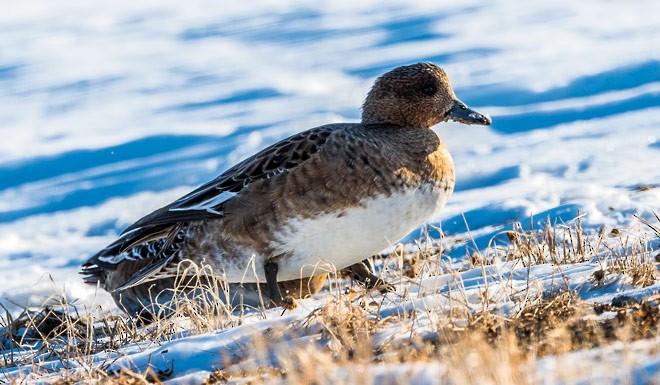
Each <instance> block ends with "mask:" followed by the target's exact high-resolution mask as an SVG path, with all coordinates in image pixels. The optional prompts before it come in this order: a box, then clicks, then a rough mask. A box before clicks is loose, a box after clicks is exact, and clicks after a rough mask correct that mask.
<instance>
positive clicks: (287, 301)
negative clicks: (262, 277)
mask: <svg viewBox="0 0 660 385" xmlns="http://www.w3.org/2000/svg"><path fill="white" fill-rule="evenodd" d="M278 269H279V267H278V266H277V262H273V261H269V262H266V264H264V271H265V273H266V286H268V296H269V297H270V300H271V301H272V302H273V304H275V306H281V307H283V308H284V309H285V310H291V309H294V308H295V307H296V301H295V300H294V299H293V297H291V296H286V297H282V291H281V290H280V285H279V284H278V283H277V270H278Z"/></svg>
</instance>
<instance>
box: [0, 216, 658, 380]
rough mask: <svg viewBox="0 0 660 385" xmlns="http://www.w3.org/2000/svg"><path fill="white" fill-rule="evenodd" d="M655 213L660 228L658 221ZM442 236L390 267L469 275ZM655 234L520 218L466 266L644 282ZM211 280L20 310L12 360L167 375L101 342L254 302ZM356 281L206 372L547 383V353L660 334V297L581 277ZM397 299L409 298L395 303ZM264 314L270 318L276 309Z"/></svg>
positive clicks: (170, 330) (651, 275)
mask: <svg viewBox="0 0 660 385" xmlns="http://www.w3.org/2000/svg"><path fill="white" fill-rule="evenodd" d="M658 223H660V218H659V219H658ZM644 224H645V225H646V226H648V227H649V228H650V229H651V231H652V232H654V233H655V234H656V235H659V236H660V232H658V230H660V228H658V226H657V225H655V224H652V223H644ZM431 241H432V240H428V239H427V240H426V242H422V243H419V244H418V248H417V250H416V251H410V250H408V252H404V250H402V249H401V250H397V252H396V253H394V254H392V255H389V256H385V257H384V258H383V260H382V264H383V266H385V269H384V270H383V272H382V274H383V276H384V278H385V279H386V280H387V281H388V282H391V283H403V284H404V285H403V286H402V287H406V288H407V287H413V286H415V285H419V286H420V287H421V285H422V279H421V278H420V275H423V276H425V277H427V278H428V277H434V276H438V277H439V276H442V275H443V274H460V271H458V270H455V268H454V270H452V266H451V265H450V264H448V263H447V262H446V261H444V260H443V259H442V258H441V256H442V247H440V246H438V245H437V244H436V243H434V242H431ZM656 242H657V241H656ZM651 245H653V243H652V242H650V240H649V237H648V235H647V234H645V233H643V232H630V231H627V230H626V231H624V230H622V229H609V230H606V229H602V230H601V231H599V232H596V233H586V232H585V231H584V230H583V228H582V226H581V224H580V222H579V220H578V221H576V223H575V224H573V225H572V226H564V225H551V224H547V225H546V226H544V227H543V228H540V229H522V228H521V227H520V226H517V227H515V228H514V230H513V231H507V232H503V233H501V234H499V235H498V236H496V237H495V238H493V240H492V241H491V245H490V246H489V248H488V249H487V250H484V251H482V252H481V253H475V254H473V255H472V257H471V258H470V260H469V263H468V264H467V265H466V266H464V267H465V268H466V269H469V268H474V267H481V268H482V271H485V270H484V267H485V266H488V265H490V264H496V263H507V262H511V261H513V262H516V261H517V262H519V263H520V264H522V266H527V267H529V266H534V265H540V264H548V265H553V266H563V265H569V264H578V263H584V262H590V263H592V264H598V266H600V268H599V269H598V270H597V271H596V272H595V273H594V274H593V277H592V284H593V285H594V286H595V287H598V285H604V284H606V283H607V282H608V280H610V279H611V278H612V277H621V279H624V280H627V281H626V282H629V284H630V285H631V287H640V288H641V287H646V286H649V285H652V284H655V283H656V282H657V280H658V271H657V265H656V264H657V263H658V261H656V259H655V254H656V253H657V250H653V248H652V247H651ZM484 274H485V272H484ZM484 278H485V277H484ZM200 282H206V283H205V285H206V286H204V287H203V288H204V290H203V291H202V292H204V293H205V294H203V295H201V296H200V297H196V298H189V297H187V296H181V301H179V302H176V303H173V305H172V306H173V307H172V308H171V309H170V310H171V313H172V315H170V316H168V317H161V315H160V314H153V315H152V316H153V317H154V319H155V321H154V322H153V323H151V324H149V325H140V324H138V323H136V322H134V321H132V320H129V319H126V318H123V317H117V316H109V315H107V314H103V313H102V312H100V311H99V312H97V313H95V314H91V313H89V312H78V311H77V309H76V308H75V306H72V305H71V304H68V303H66V301H64V300H61V303H60V305H59V306H56V307H52V306H51V307H44V308H42V309H38V310H29V311H28V310H26V311H25V312H24V313H23V314H21V316H19V317H17V318H11V317H10V316H9V314H7V316H6V319H5V320H4V321H3V325H1V326H3V331H2V333H3V334H2V335H0V339H1V341H2V343H3V347H0V353H2V359H3V361H2V362H0V368H9V367H15V366H17V365H24V364H28V365H30V364H32V365H33V367H32V371H33V373H36V374H33V377H34V376H37V377H38V375H39V374H43V375H49V376H51V377H49V378H52V373H49V372H48V371H47V370H44V369H42V368H40V367H39V365H38V364H36V363H35V362H39V361H41V362H43V361H45V360H47V359H52V358H56V359H58V360H60V361H61V362H62V363H63V364H64V365H63V366H64V367H65V368H70V367H72V366H73V365H72V363H75V364H76V365H75V366H76V370H71V371H68V372H65V374H64V375H62V376H61V377H60V378H59V379H58V380H57V381H58V382H57V383H59V384H73V383H81V382H86V383H106V384H122V385H123V384H145V383H153V382H160V381H164V380H166V379H167V378H168V375H169V374H171V373H167V372H154V371H153V370H151V371H147V372H145V373H135V372H131V371H127V370H124V371H122V372H119V373H108V372H107V371H106V370H105V369H104V368H105V367H106V365H105V364H98V363H92V360H91V359H90V355H92V354H94V353H96V352H107V351H116V350H117V349H120V348H121V347H123V346H126V345H128V344H138V345H139V346H141V348H143V349H146V348H148V347H149V346H152V345H153V344H162V343H164V342H167V341H169V340H172V339H175V338H180V337H183V336H187V335H191V334H201V333H208V332H212V331H214V330H220V329H228V328H231V327H234V326H237V325H240V324H241V323H243V322H244V321H245V320H244V318H243V317H244V314H243V313H240V312H236V311H233V310H232V309H229V308H227V307H226V306H224V305H222V306H221V305H218V304H222V303H224V301H222V298H223V296H224V295H226V293H225V291H224V288H223V287H222V286H208V285H209V284H208V282H209V281H208V280H202V281H200ZM340 282H343V283H340ZM345 283H346V282H345V278H343V281H342V278H335V279H334V280H332V281H331V283H330V292H331V295H330V296H328V299H327V300H326V303H325V304H324V306H322V307H319V308H317V309H315V310H313V311H311V312H310V313H309V314H308V316H307V317H306V318H305V319H304V320H303V321H302V322H300V323H297V324H294V325H289V326H287V327H282V328H279V329H268V330H266V331H264V332H263V333H261V334H260V335H259V336H257V337H256V338H254V339H252V340H251V341H250V342H249V343H248V345H247V346H245V348H244V352H245V354H244V355H242V356H240V357H235V358H234V359H232V360H231V361H227V362H225V363H224V364H223V366H222V368H219V369H216V370H214V371H213V373H212V374H211V375H210V376H209V377H208V378H207V379H206V382H205V383H206V384H216V383H242V384H245V383H264V382H275V383H293V384H300V383H305V384H308V383H314V384H331V383H337V382H343V383H356V384H357V383H359V384H369V383H375V382H377V383H407V382H410V381H412V380H413V379H419V378H426V377H424V376H431V377H429V378H434V379H437V380H438V381H440V383H449V384H502V383H515V384H535V383H537V379H536V378H535V377H534V374H533V371H532V370H531V369H530V368H533V364H534V363H535V362H536V361H537V360H538V359H540V358H542V357H546V356H552V355H561V354H565V353H568V352H574V351H580V350H583V349H589V348H594V347H600V346H608V345H612V344H614V343H619V342H624V343H629V342H632V341H637V340H641V339H649V338H658V337H660V327H659V326H660V325H659V322H660V312H659V310H658V306H657V301H656V300H657V298H656V297H647V298H644V300H642V301H639V300H636V299H634V298H627V297H617V298H615V301H612V303H605V304H603V303H590V302H586V301H583V300H581V299H579V297H578V295H577V293H575V292H572V291H570V290H563V291H556V290H555V291H544V290H538V288H536V287H534V285H532V284H531V283H530V285H529V288H528V289H527V290H526V291H524V292H515V293H512V294H511V295H510V297H509V301H510V310H509V311H507V312H503V311H502V309H500V308H499V303H497V302H496V303H491V302H489V301H490V299H489V298H490V297H489V293H488V287H486V289H485V290H484V292H483V293H482V294H483V299H482V302H483V303H482V304H481V306H476V307H475V306H474V300H473V301H472V304H470V303H469V301H468V299H467V297H468V295H467V294H466V293H464V292H461V291H460V290H458V291H457V292H450V293H449V294H448V295H447V297H446V298H447V301H448V302H447V303H448V306H443V305H438V306H436V307H431V308H426V309H417V308H416V307H415V306H418V305H416V303H417V302H415V300H416V299H417V297H416V296H415V295H414V294H411V293H410V292H408V290H404V292H403V293H397V294H389V295H388V296H386V297H385V298H383V297H379V296H375V297H374V296H372V295H370V293H365V292H364V291H362V290H354V289H352V290H349V291H348V292H346V291H345V289H342V288H345V287H346V285H345ZM187 284H188V285H190V284H191V282H188V283H187ZM214 284H215V283H214ZM435 289H436V290H438V289H440V288H435ZM209 293H210V294H209ZM395 296H398V297H395ZM216 301H217V302H216ZM388 306H390V307H391V306H397V307H399V308H401V309H402V310H401V311H400V312H398V313H387V314H388V315H383V314H382V313H381V310H382V309H384V308H386V307H388ZM257 316H258V317H265V312H264V311H263V310H262V311H261V312H260V313H258V314H257ZM287 336H288V337H289V338H287ZM299 337H304V338H299ZM273 357H274V358H273ZM210 369H213V368H209V370H210ZM10 380H13V382H14V383H21V381H22V380H21V379H18V378H14V379H10Z"/></svg>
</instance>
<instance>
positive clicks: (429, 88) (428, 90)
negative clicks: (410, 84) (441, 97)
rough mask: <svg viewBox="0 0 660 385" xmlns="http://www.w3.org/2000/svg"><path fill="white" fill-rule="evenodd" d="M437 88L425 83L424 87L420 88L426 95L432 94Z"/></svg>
mask: <svg viewBox="0 0 660 385" xmlns="http://www.w3.org/2000/svg"><path fill="white" fill-rule="evenodd" d="M437 90H438V89H437V88H435V85H433V84H427V85H425V86H424V88H422V92H424V93H425V94H426V95H428V96H432V95H434V94H435V92H436V91H437Z"/></svg>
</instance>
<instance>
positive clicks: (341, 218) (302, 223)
mask: <svg viewBox="0 0 660 385" xmlns="http://www.w3.org/2000/svg"><path fill="white" fill-rule="evenodd" d="M448 197H449V193H448V192H446V191H444V190H442V189H431V188H428V189H419V190H416V191H414V192H410V193H405V194H394V195H392V196H389V197H385V196H377V197H375V198H372V199H370V200H368V201H367V202H365V203H364V205H363V206H362V207H359V208H352V209H347V210H346V211H345V212H342V213H339V212H338V213H332V214H324V215H321V216H318V217H315V218H311V219H294V220H291V221H289V223H288V225H287V226H286V227H284V228H283V229H282V230H281V231H279V232H278V233H277V234H276V236H275V239H276V241H274V242H273V243H272V244H271V246H272V247H273V249H274V250H275V255H279V254H284V255H287V256H286V257H284V258H282V259H281V260H280V261H279V262H278V265H279V273H278V275H277V278H278V280H280V281H283V280H290V279H297V278H301V277H308V276H311V275H314V274H319V273H321V272H323V271H332V270H334V269H343V268H345V267H348V266H350V265H352V264H354V263H357V262H359V261H361V260H363V259H365V258H368V257H370V256H372V255H374V254H377V253H378V252H380V251H382V250H383V249H385V248H387V247H389V246H390V245H392V244H395V243H396V242H398V241H399V240H400V239H401V238H403V237H405V236H406V235H407V234H409V233H410V232H411V231H412V230H414V229H415V228H417V227H418V226H419V225H421V224H422V223H424V222H425V221H427V220H428V219H430V218H431V217H432V216H434V215H435V214H436V213H437V212H438V210H440V208H441V207H442V206H444V205H445V203H446V202H447V198H448ZM260 262H261V261H260ZM257 268H259V267H257Z"/></svg>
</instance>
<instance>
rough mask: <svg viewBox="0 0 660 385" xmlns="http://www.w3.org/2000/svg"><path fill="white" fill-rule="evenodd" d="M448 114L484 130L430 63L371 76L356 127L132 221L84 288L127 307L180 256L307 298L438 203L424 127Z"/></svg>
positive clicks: (278, 147) (442, 155) (272, 150)
mask: <svg viewBox="0 0 660 385" xmlns="http://www.w3.org/2000/svg"><path fill="white" fill-rule="evenodd" d="M448 119H453V120H456V121H459V122H463V123H468V124H489V123H490V119H489V118H488V117H486V116H483V115H480V114H478V113H476V112H474V111H472V110H470V109H468V108H467V107H466V106H465V105H464V104H463V103H462V102H460V101H458V100H457V99H456V97H455V95H454V92H453V90H452V88H451V85H450V83H449V80H448V78H447V75H446V74H445V72H444V71H443V70H442V69H440V68H439V67H437V66H436V65H434V64H430V63H418V64H414V65H411V66H404V67H398V68H395V69H394V70H392V71H390V72H388V73H386V74H385V75H383V76H382V77H380V78H378V79H377V80H376V82H375V84H374V87H373V88H372V90H371V91H370V92H369V94H368V95H367V97H366V99H365V103H364V105H363V115H362V123H344V124H331V125H326V126H321V127H317V128H313V129H311V130H308V131H305V132H302V133H299V134H296V135H294V136H292V137H290V138H288V139H285V140H283V141H281V142H279V143H276V144H274V145H273V146H271V147H268V148H266V149H264V150H262V151H261V152H259V153H257V154H255V155H253V156H252V157H250V158H248V159H246V160H244V161H243V162H241V163H239V164H237V165H236V166H234V167H232V168H230V169H229V170H227V171H226V172H225V173H223V174H222V175H220V176H219V177H218V178H216V179H214V180H213V181H211V182H209V183H207V184H206V185H204V186H202V187H200V188H199V189H197V190H195V191H193V192H192V193H190V194H188V195H186V196H184V197H183V198H181V199H179V200H177V201H175V202H173V203H172V204H170V205H168V206H165V207H163V208H161V209H159V210H156V211H155V212H153V213H152V214H149V215H147V216H146V217H144V218H142V219H140V220H139V221H137V222H136V223H135V224H133V225H132V226H130V227H129V228H128V229H126V231H125V232H124V233H122V235H121V236H120V238H119V239H118V240H117V241H116V242H114V243H113V244H111V245H110V246H108V247H107V248H106V249H104V250H102V251H101V252H99V253H98V254H96V255H95V256H93V257H92V258H90V260H89V261H88V262H87V263H86V264H85V265H84V266H83V274H86V275H87V277H86V281H87V282H96V281H101V282H103V283H104V287H105V288H106V289H107V290H110V291H114V292H115V293H117V292H119V293H121V296H122V297H123V298H124V300H125V301H128V300H126V298H127V297H140V298H141V297H144V296H145V294H144V293H143V292H142V291H140V290H143V289H139V290H138V289H136V288H138V287H142V288H144V287H146V286H144V285H149V282H150V281H158V283H157V284H156V286H158V288H159V289H160V288H162V287H165V286H167V284H166V283H165V281H163V280H164V279H165V278H167V277H169V276H171V275H172V274H175V268H174V267H175V266H176V264H177V263H178V261H181V260H183V259H191V260H193V261H195V262H197V263H204V264H209V265H210V266H212V267H213V269H214V271H215V272H217V273H218V274H221V275H222V276H223V277H225V278H226V279H227V280H228V281H229V282H233V283H237V282H242V283H244V284H248V283H250V284H251V285H253V287H255V288H256V286H254V285H255V284H256V283H258V282H261V283H262V284H263V283H264V282H265V283H266V288H267V289H268V290H267V292H268V293H267V294H268V296H269V297H270V299H271V300H273V302H275V303H280V301H281V299H282V298H281V294H280V293H281V292H282V284H281V282H282V281H289V282H290V283H289V284H287V285H291V286H298V287H303V286H307V285H306V284H305V282H308V281H309V279H308V277H310V276H315V277H317V278H314V279H313V280H312V281H313V282H314V284H312V285H309V290H306V291H305V290H298V291H297V292H296V293H294V294H296V295H297V296H299V295H304V294H309V293H313V292H314V290H318V289H319V288H320V286H319V284H318V282H321V281H322V279H321V278H319V277H325V274H319V272H321V271H323V269H327V268H328V263H331V264H333V265H334V266H335V267H336V268H339V269H341V268H345V267H347V266H349V265H352V264H355V263H358V262H359V261H361V260H362V259H364V258H367V257H369V256H370V255H372V254H374V253H377V252H378V251H380V250H382V249H384V248H385V247H387V246H388V244H389V243H391V242H396V241H398V240H399V239H400V238H402V237H403V236H405V235H406V234H407V233H408V232H410V231H411V230H413V229H414V228H415V227H417V226H419V225H420V224H421V223H422V222H424V221H425V220H427V219H428V218H430V217H431V216H433V215H434V213H435V212H437V210H439V208H440V207H442V206H443V205H444V203H445V202H446V199H447V198H448V196H449V195H450V194H451V192H452V190H453V186H454V167H453V162H452V159H451V156H450V155H449V152H448V151H447V149H446V147H445V146H444V144H443V142H442V141H441V140H440V138H439V137H438V136H437V134H436V133H435V132H434V131H432V130H431V129H430V127H431V126H433V125H435V124H437V123H440V122H443V121H446V120H448ZM390 211H391V212H390ZM388 213H391V214H392V216H397V215H398V216H400V218H394V219H390V218H388V216H387V214H388ZM383 215H385V216H383ZM381 217H382V218H381ZM378 218H381V219H378ZM383 218H384V219H383ZM387 221H393V222H392V223H391V225H388V224H387V223H384V222H387ZM135 259H140V260H149V263H144V262H140V263H137V261H134V260H135ZM142 265H144V266H142ZM319 269H320V270H319ZM131 272H133V274H131ZM163 277H165V278H163ZM323 279H324V278H323ZM278 281H279V282H280V285H277V284H276V282H278ZM301 282H302V284H301ZM152 285H153V283H152ZM244 286H245V285H244ZM114 295H115V298H116V299H117V298H118V294H114ZM118 302H119V300H118ZM133 302H135V301H133ZM125 307H126V306H125ZM138 310H139V309H138V306H133V307H131V309H130V310H129V312H135V311H138Z"/></svg>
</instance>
